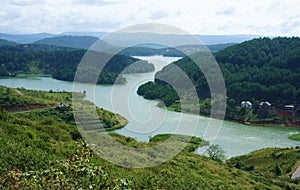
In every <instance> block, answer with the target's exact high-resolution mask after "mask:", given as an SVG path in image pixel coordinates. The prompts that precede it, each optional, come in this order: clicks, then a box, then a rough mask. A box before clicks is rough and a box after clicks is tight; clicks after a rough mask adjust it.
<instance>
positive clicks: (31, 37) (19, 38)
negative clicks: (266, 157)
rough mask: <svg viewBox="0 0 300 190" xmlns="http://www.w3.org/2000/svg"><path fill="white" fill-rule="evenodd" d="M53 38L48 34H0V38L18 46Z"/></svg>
mask: <svg viewBox="0 0 300 190" xmlns="http://www.w3.org/2000/svg"><path fill="white" fill-rule="evenodd" d="M53 36H55V34H49V33H38V34H4V33H0V38H2V39H5V40H8V41H12V42H16V43H19V44H28V43H33V42H35V41H37V40H40V39H43V38H50V37H53Z"/></svg>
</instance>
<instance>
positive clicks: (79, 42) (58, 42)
mask: <svg viewBox="0 0 300 190" xmlns="http://www.w3.org/2000/svg"><path fill="white" fill-rule="evenodd" d="M98 40H99V38H96V37H92V36H57V37H52V38H44V39H41V40H38V41H35V42H34V44H46V45H55V46H62V47H71V48H78V49H89V48H90V47H91V46H92V45H93V44H94V43H95V42H97V41H98ZM101 43H102V44H101V45H102V46H103V47H104V46H105V47H106V48H108V47H109V45H108V44H107V43H105V42H103V41H102V42H101Z"/></svg>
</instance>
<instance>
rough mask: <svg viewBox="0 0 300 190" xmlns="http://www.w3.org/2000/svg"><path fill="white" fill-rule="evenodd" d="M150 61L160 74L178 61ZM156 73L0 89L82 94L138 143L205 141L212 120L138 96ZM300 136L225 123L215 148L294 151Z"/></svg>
mask: <svg viewBox="0 0 300 190" xmlns="http://www.w3.org/2000/svg"><path fill="white" fill-rule="evenodd" d="M138 58H140V59H144V60H148V61H150V62H152V63H153V64H154V65H155V70H156V71H158V70H160V69H161V68H162V67H164V66H165V65H167V64H169V63H170V62H172V61H175V60H178V59H179V58H176V57H162V56H147V57H138ZM154 74H155V72H151V73H142V74H125V75H124V76H125V77H126V79H127V81H128V83H127V84H125V85H96V86H95V85H91V84H80V85H76V86H73V83H71V82H65V81H59V80H55V79H52V78H50V77H32V78H2V79H0V85H4V86H8V87H14V88H16V87H24V88H26V89H33V90H46V91H48V90H54V91H57V90H59V91H63V90H64V91H72V90H75V91H83V90H85V91H86V92H87V94H86V95H87V97H86V98H87V99H88V100H90V101H92V102H94V103H95V104H96V105H97V106H99V107H103V108H104V109H107V110H110V111H114V112H117V113H119V114H121V115H123V116H124V117H126V118H127V119H128V121H129V123H128V125H127V126H126V127H124V128H122V129H120V130H116V131H115V132H116V133H119V134H122V135H125V136H130V137H133V138H135V139H136V140H138V141H148V140H149V138H150V137H152V136H154V135H156V134H163V133H179V134H187V135H194V136H198V137H203V136H204V134H205V131H206V130H207V125H208V123H209V122H210V118H208V117H202V116H196V115H192V114H185V113H177V112H172V111H168V110H166V109H161V108H159V107H157V106H156V104H157V101H150V100H146V99H144V98H142V97H140V96H138V95H137V93H136V92H137V89H138V87H139V85H141V84H143V83H145V82H147V81H153V80H154ZM297 132H299V129H297V128H291V127H263V126H248V125H242V124H239V123H233V122H229V121H224V122H223V124H222V128H221V130H220V131H219V133H218V136H217V138H216V140H215V141H214V143H215V144H220V145H221V146H222V148H223V149H224V150H225V151H226V156H227V157H228V158H230V157H233V156H237V155H242V154H246V153H249V152H251V151H254V150H257V149H261V148H265V147H292V146H297V145H299V142H297V141H292V140H290V139H288V136H289V135H290V134H293V133H297Z"/></svg>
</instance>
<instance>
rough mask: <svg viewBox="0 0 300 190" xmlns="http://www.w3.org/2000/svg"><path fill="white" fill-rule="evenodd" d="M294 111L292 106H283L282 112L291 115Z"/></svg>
mask: <svg viewBox="0 0 300 190" xmlns="http://www.w3.org/2000/svg"><path fill="white" fill-rule="evenodd" d="M294 110H295V106H294V105H285V106H284V111H285V112H287V113H293V112H294Z"/></svg>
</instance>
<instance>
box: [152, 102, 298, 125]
mask: <svg viewBox="0 0 300 190" xmlns="http://www.w3.org/2000/svg"><path fill="white" fill-rule="evenodd" d="M146 100H149V99H146ZM151 101H153V100H151ZM156 106H157V107H159V108H161V109H166V110H168V111H173V112H178V113H185V114H193V115H197V116H201V117H207V118H210V116H208V115H204V114H200V113H199V114H196V113H193V112H186V111H176V110H173V109H172V107H161V106H159V105H158V104H157V105H156ZM214 119H218V118H214ZM223 121H229V122H233V123H239V124H243V125H248V126H261V127H291V128H299V129H300V124H283V123H281V124H279V123H269V122H260V121H252V122H251V121H250V122H247V121H240V120H234V119H228V118H226V117H224V119H223Z"/></svg>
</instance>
